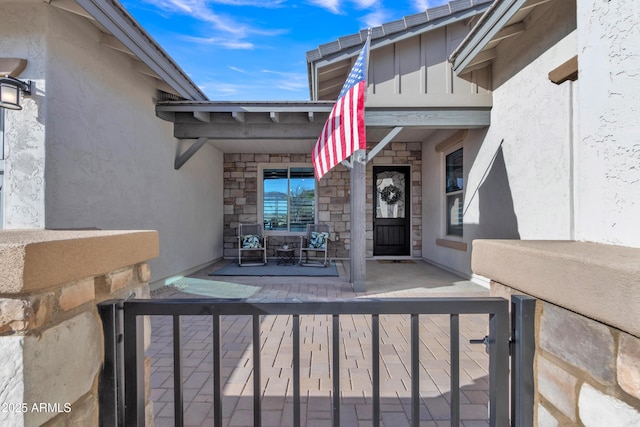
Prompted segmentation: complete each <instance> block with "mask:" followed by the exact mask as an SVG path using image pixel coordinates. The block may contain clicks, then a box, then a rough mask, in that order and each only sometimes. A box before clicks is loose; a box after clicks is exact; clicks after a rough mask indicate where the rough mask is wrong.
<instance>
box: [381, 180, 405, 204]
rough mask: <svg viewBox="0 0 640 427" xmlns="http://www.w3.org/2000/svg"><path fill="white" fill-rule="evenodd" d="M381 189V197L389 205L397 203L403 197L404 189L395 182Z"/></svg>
mask: <svg viewBox="0 0 640 427" xmlns="http://www.w3.org/2000/svg"><path fill="white" fill-rule="evenodd" d="M379 191H380V198H381V199H382V200H383V201H384V202H385V203H386V204H388V205H395V204H396V203H398V200H400V197H402V190H400V189H399V188H398V187H396V186H395V185H393V184H390V185H387V186H386V187H384V188H383V189H382V190H379Z"/></svg>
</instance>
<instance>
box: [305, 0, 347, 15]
mask: <svg viewBox="0 0 640 427" xmlns="http://www.w3.org/2000/svg"><path fill="white" fill-rule="evenodd" d="M309 3H310V4H313V5H316V6H318V7H321V8H323V9H327V10H328V11H329V12H331V13H334V14H336V15H339V14H340V13H341V12H342V11H341V9H340V0H309Z"/></svg>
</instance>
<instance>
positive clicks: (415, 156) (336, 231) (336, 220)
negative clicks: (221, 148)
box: [224, 142, 422, 259]
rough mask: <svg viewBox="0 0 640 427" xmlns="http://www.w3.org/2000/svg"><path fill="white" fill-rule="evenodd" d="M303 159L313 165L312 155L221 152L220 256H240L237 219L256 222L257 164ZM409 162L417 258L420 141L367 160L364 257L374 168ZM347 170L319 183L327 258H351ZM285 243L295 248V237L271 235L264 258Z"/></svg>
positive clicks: (413, 248) (369, 236)
mask: <svg viewBox="0 0 640 427" xmlns="http://www.w3.org/2000/svg"><path fill="white" fill-rule="evenodd" d="M283 163H304V164H308V165H311V154H310V153H309V154H237V153H236V154H225V155H224V230H225V231H224V257H225V258H234V257H237V256H238V238H237V234H236V230H237V228H238V224H239V223H255V222H258V191H259V190H258V185H260V183H261V180H260V177H259V176H258V173H259V165H260V164H263V165H268V164H283ZM374 165H375V166H382V165H408V166H410V167H411V186H412V188H411V199H412V200H411V215H412V219H411V223H412V234H411V239H412V244H411V255H412V256H414V257H421V255H422V235H421V215H422V190H421V183H422V145H421V143H404V142H393V143H391V144H389V145H388V146H387V147H386V148H385V149H384V150H382V151H381V152H380V153H378V155H377V156H376V157H374V158H373V160H372V161H371V162H369V163H367V176H366V186H367V187H366V188H367V208H366V212H367V219H366V221H367V224H366V233H367V234H366V238H367V241H366V245H367V246H366V249H367V257H372V256H373V222H372V216H373V166H374ZM349 188H350V172H349V170H348V169H347V168H346V167H345V166H343V165H338V166H337V167H336V168H334V169H333V170H332V171H331V172H329V173H328V174H327V175H325V177H323V178H322V179H321V180H320V181H319V182H318V187H317V189H318V197H317V203H318V214H317V218H318V222H320V223H326V224H329V227H330V232H331V236H330V239H331V243H330V245H329V256H330V257H331V258H334V259H335V258H342V259H346V258H349V249H350V237H349V230H350V224H351V222H350V212H351V210H350V203H349V200H350V199H349V197H350V189H349ZM285 239H286V242H287V243H288V244H289V246H290V247H297V246H298V245H299V242H300V238H299V237H298V236H297V235H287V236H285V235H278V234H273V235H270V236H269V239H268V245H269V249H268V251H267V256H269V257H275V256H276V253H275V248H276V247H279V246H282V244H283V243H285Z"/></svg>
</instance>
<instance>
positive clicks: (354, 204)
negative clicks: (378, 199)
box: [349, 150, 367, 292]
mask: <svg viewBox="0 0 640 427" xmlns="http://www.w3.org/2000/svg"><path fill="white" fill-rule="evenodd" d="M351 159H352V161H351V164H352V166H353V167H352V169H351V247H350V251H349V260H350V267H351V286H352V287H353V290H354V291H356V292H364V291H365V290H366V222H367V221H366V207H365V206H366V201H367V200H366V198H367V196H366V194H367V192H366V163H365V162H366V151H365V150H357V151H356V152H355V153H353V155H352V156H351Z"/></svg>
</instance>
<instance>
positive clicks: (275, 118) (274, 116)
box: [269, 111, 280, 123]
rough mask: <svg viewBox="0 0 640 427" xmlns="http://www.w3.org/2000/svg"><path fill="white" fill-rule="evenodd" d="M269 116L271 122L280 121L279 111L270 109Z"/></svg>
mask: <svg viewBox="0 0 640 427" xmlns="http://www.w3.org/2000/svg"><path fill="white" fill-rule="evenodd" d="M269 118H270V119H271V121H272V122H273V123H280V113H277V112H275V111H272V112H270V113H269Z"/></svg>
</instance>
